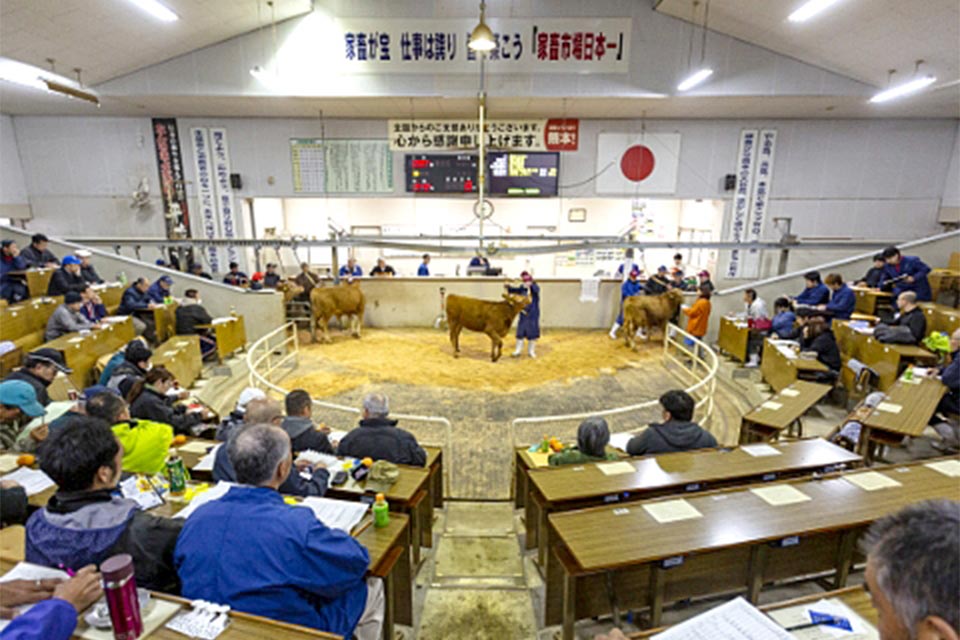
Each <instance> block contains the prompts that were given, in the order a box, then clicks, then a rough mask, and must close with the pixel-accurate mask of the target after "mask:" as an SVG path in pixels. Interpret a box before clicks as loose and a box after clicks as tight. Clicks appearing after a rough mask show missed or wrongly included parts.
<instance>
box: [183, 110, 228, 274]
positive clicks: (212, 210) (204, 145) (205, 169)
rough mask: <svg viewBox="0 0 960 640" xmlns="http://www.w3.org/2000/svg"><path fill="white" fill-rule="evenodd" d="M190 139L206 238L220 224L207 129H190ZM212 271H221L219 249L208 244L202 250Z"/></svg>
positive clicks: (212, 235)
mask: <svg viewBox="0 0 960 640" xmlns="http://www.w3.org/2000/svg"><path fill="white" fill-rule="evenodd" d="M190 140H191V141H192V143H193V166H194V169H196V172H197V199H198V200H199V201H200V219H201V221H202V222H203V237H204V238H206V239H207V240H211V239H214V238H217V237H218V236H219V235H220V226H219V224H218V223H217V209H216V203H215V198H214V193H213V174H212V172H211V167H210V138H209V136H208V135H207V130H206V129H202V128H199V127H194V128H192V129H190ZM203 253H204V255H205V256H206V257H207V262H208V263H209V265H210V270H211V271H213V272H214V273H222V272H223V271H225V269H221V268H220V267H221V264H220V263H221V258H220V250H219V249H217V248H216V247H212V246H208V247H206V248H205V249H204V250H203Z"/></svg>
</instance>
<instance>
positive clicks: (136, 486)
mask: <svg viewBox="0 0 960 640" xmlns="http://www.w3.org/2000/svg"><path fill="white" fill-rule="evenodd" d="M120 493H121V494H122V495H123V497H124V498H129V499H130V500H135V501H136V503H137V505H139V507H140V510H141V511H147V510H149V509H153V508H154V507H159V506H160V505H161V504H163V500H161V499H160V496H159V495H157V492H156V491H154V490H153V488H151V487H150V485H149V484H147V485H146V487H144V485H142V484H141V483H140V478H139V477H138V476H130V477H129V478H127V479H126V480H124V481H123V482H121V483H120Z"/></svg>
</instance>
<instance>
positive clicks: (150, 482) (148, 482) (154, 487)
mask: <svg viewBox="0 0 960 640" xmlns="http://www.w3.org/2000/svg"><path fill="white" fill-rule="evenodd" d="M146 479H147V484H149V485H150V488H151V489H153V492H154V493H155V494H157V498H159V499H160V504H166V502H167V501H166V500H164V499H163V496H162V495H160V492H159V491H157V487H156V486H155V485H154V484H153V480H151V479H150V476H146Z"/></svg>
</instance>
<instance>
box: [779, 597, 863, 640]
mask: <svg viewBox="0 0 960 640" xmlns="http://www.w3.org/2000/svg"><path fill="white" fill-rule="evenodd" d="M811 613H814V614H826V615H829V616H834V617H839V618H844V619H846V620H847V621H848V622H849V623H850V629H851V630H850V631H847V630H845V629H839V628H837V627H831V626H827V625H819V626H816V627H809V628H807V629H797V630H796V631H793V632H792V633H793V637H794V638H796V640H829V639H830V638H847V639H848V640H880V634H879V633H877V630H876V628H874V626H873V625H871V624H870V623H869V622H867V621H866V620H864V619H863V618H861V617H860V616H859V615H857V613H856V612H854V611H853V610H852V609H851V608H850V607H848V606H847V605H845V604H844V603H843V602H842V601H841V600H840V599H838V598H831V599H829V600H818V601H817V602H814V603H811V604H802V605H797V606H795V607H787V608H785V609H776V610H774V611H771V612H770V617H771V618H773V619H774V620H775V621H776V622H777V624H779V625H780V626H782V627H784V628H789V627H796V626H799V625H802V624H810V623H811V622H813V618H814V616H812V615H811ZM817 617H819V616H817Z"/></svg>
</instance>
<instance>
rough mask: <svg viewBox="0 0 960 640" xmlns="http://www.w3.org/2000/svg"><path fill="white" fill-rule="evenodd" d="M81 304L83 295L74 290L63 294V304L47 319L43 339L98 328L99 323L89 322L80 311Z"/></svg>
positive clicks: (48, 339) (51, 338) (54, 338)
mask: <svg viewBox="0 0 960 640" xmlns="http://www.w3.org/2000/svg"><path fill="white" fill-rule="evenodd" d="M67 257H70V256H67ZM66 259H67V258H64V260H66ZM81 306H83V297H82V296H81V295H80V294H79V293H77V292H76V291H68V292H67V293H66V295H64V296H63V304H61V305H60V306H59V307H57V308H56V310H54V312H53V313H52V314H51V315H50V319H49V320H47V330H46V331H45V332H44V334H43V339H44V340H46V341H47V342H49V341H51V340H56V339H57V338H59V337H60V336H63V335H66V334H68V333H74V332H75V331H89V330H90V329H99V328H100V325H99V324H94V323H93V322H90V321H89V320H87V318H86V317H85V316H84V315H83V314H82V313H80V307H81Z"/></svg>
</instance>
